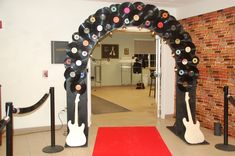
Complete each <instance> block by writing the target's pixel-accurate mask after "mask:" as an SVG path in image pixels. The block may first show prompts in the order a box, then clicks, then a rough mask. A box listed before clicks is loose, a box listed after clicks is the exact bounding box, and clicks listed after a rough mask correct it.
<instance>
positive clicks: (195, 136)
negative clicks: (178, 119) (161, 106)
mask: <svg viewBox="0 0 235 156" xmlns="http://www.w3.org/2000/svg"><path fill="white" fill-rule="evenodd" d="M185 102H186V108H187V114H188V120H189V121H187V120H186V118H183V123H184V126H185V128H186V131H185V134H184V138H185V140H186V141H187V142H188V143H190V144H198V143H202V142H204V140H205V137H204V135H203V133H202V132H201V130H200V123H199V121H196V124H194V123H193V119H192V114H191V110H190V106H189V93H188V92H186V93H185Z"/></svg>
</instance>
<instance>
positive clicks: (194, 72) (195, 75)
mask: <svg viewBox="0 0 235 156" xmlns="http://www.w3.org/2000/svg"><path fill="white" fill-rule="evenodd" d="M188 76H189V77H191V78H193V79H196V78H198V76H199V70H198V69H197V68H196V67H195V66H190V67H188Z"/></svg>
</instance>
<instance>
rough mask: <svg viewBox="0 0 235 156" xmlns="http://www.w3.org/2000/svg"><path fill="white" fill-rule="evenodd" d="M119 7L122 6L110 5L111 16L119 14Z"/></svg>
mask: <svg viewBox="0 0 235 156" xmlns="http://www.w3.org/2000/svg"><path fill="white" fill-rule="evenodd" d="M119 6H120V4H112V5H110V7H109V9H110V13H111V14H117V13H118V8H119Z"/></svg>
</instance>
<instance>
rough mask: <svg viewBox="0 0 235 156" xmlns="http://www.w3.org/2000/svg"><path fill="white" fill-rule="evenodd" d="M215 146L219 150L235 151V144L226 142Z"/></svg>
mask: <svg viewBox="0 0 235 156" xmlns="http://www.w3.org/2000/svg"><path fill="white" fill-rule="evenodd" d="M215 148H217V149H219V150H223V151H230V152H232V151H235V146H234V145H229V144H228V145H225V144H216V145H215Z"/></svg>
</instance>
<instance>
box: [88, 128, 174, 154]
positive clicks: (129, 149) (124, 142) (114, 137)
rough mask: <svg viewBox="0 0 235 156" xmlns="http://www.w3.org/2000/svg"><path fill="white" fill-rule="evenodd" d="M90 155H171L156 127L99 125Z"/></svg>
mask: <svg viewBox="0 0 235 156" xmlns="http://www.w3.org/2000/svg"><path fill="white" fill-rule="evenodd" d="M92 156H171V153H170V151H169V150H168V148H167V146H166V144H165V143H164V141H163V140H162V138H161V136H160V134H159V133H158V131H157V129H156V127H101V128H99V129H98V134H97V137H96V142H95V147H94V150H93V155H92Z"/></svg>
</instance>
